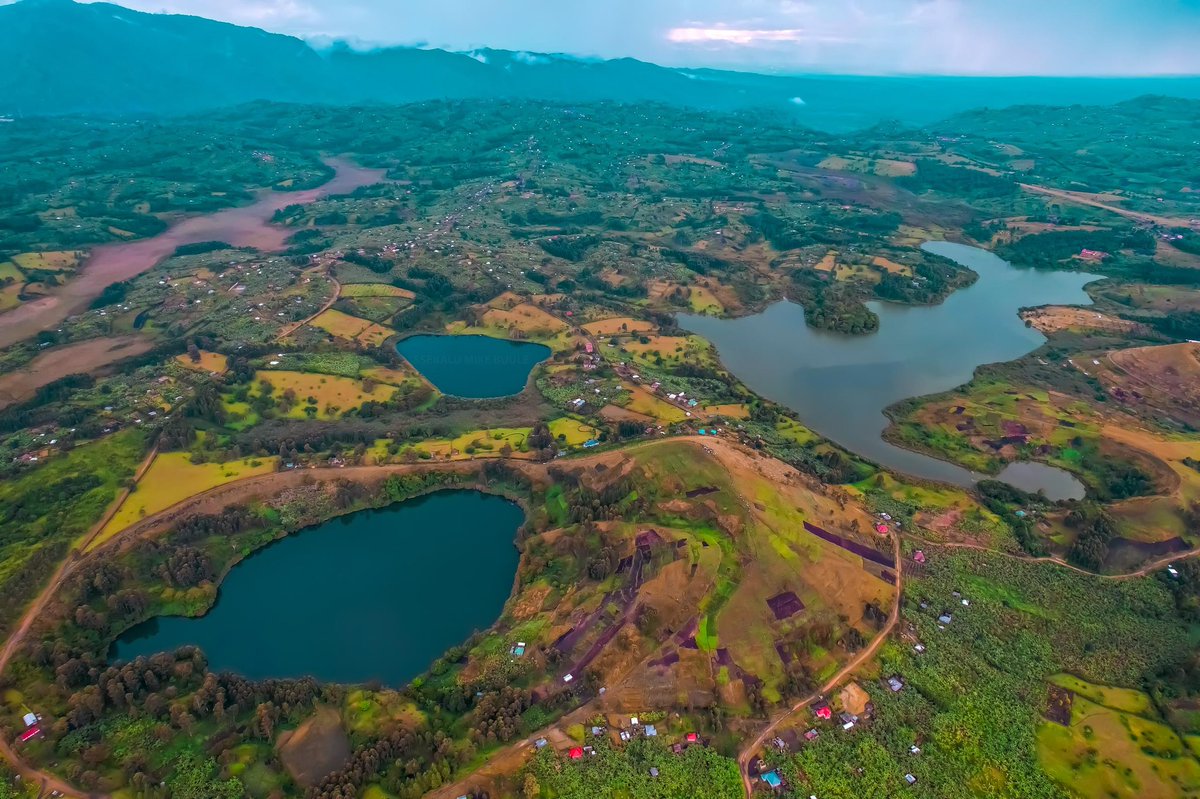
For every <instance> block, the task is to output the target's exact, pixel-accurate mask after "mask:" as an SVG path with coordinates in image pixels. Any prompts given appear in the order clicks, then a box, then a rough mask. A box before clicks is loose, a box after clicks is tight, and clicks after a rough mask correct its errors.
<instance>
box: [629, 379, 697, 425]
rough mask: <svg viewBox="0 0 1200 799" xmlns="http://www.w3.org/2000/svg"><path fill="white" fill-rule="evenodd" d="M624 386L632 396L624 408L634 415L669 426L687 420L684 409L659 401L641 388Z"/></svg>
mask: <svg viewBox="0 0 1200 799" xmlns="http://www.w3.org/2000/svg"><path fill="white" fill-rule="evenodd" d="M622 386H623V387H624V388H625V389H626V390H627V391H629V394H630V400H629V402H628V403H626V404H625V406H624V407H625V408H628V409H629V410H631V411H633V412H634V413H644V414H645V415H647V416H653V417H654V418H655V419H658V420H659V421H661V422H666V423H667V424H675V423H676V422H682V421H683V420H684V419H686V418H687V413H686V412H684V410H683V409H682V408H680V407H678V406H675V405H672V404H671V403H669V402H667V401H666V400H662V399H659V398H658V397H656V396H654V395H653V394H651V393H650V392H649V391H647V390H646V389H645V388H643V387H641V386H636V385H630V384H626V383H623V384H622Z"/></svg>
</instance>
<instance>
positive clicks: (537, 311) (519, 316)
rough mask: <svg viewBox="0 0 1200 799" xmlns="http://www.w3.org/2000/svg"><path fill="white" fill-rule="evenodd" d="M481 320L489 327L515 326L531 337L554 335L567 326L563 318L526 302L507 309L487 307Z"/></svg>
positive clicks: (509, 328)
mask: <svg viewBox="0 0 1200 799" xmlns="http://www.w3.org/2000/svg"><path fill="white" fill-rule="evenodd" d="M483 322H484V324H485V325H488V326H490V327H498V328H502V329H508V330H511V329H513V328H516V329H517V330H520V331H521V332H523V333H525V334H526V335H528V336H531V337H538V336H548V335H554V334H555V333H560V332H562V331H564V330H566V329H567V328H568V325H567V323H566V322H564V321H563V320H561V319H559V318H558V317H556V316H553V315H551V314H549V313H547V312H546V311H543V310H542V309H541V308H539V307H537V306H536V305H530V304H528V303H522V304H520V305H516V306H513V307H512V308H511V309H508V310H505V309H502V308H489V309H488V310H487V311H486V312H485V313H484V315H483Z"/></svg>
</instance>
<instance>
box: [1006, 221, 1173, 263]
mask: <svg viewBox="0 0 1200 799" xmlns="http://www.w3.org/2000/svg"><path fill="white" fill-rule="evenodd" d="M1084 249H1088V250H1096V251H1098V252H1107V253H1114V254H1115V253H1118V252H1120V251H1121V250H1133V251H1134V252H1136V253H1143V254H1153V253H1154V236H1153V235H1151V234H1150V233H1148V232H1147V231H1144V230H1133V229H1113V230H1054V231H1050V232H1048V233H1037V234H1034V235H1030V236H1022V237H1020V238H1019V239H1017V240H1016V241H1013V242H1009V243H1007V244H1004V245H1001V246H1000V247H997V248H996V253H997V254H998V255H999V256H1000V257H1002V258H1005V259H1007V260H1009V261H1012V262H1013V263H1015V264H1018V265H1020V266H1032V267H1034V268H1036V269H1058V268H1061V267H1062V262H1063V261H1065V260H1066V259H1068V258H1070V257H1071V256H1073V255H1078V254H1079V253H1080V251H1081V250H1084Z"/></svg>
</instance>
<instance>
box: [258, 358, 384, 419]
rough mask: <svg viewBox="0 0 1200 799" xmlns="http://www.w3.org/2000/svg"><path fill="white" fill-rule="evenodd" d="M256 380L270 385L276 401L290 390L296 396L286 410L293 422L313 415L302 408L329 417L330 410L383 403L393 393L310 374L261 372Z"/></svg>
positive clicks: (338, 378) (352, 379)
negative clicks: (312, 409)
mask: <svg viewBox="0 0 1200 799" xmlns="http://www.w3.org/2000/svg"><path fill="white" fill-rule="evenodd" d="M259 381H266V382H267V383H270V384H271V387H272V388H273V389H274V392H273V396H274V397H275V399H276V401H278V400H279V399H280V398H282V397H283V395H284V394H285V393H286V392H287V391H289V390H291V391H292V392H294V393H295V397H294V399H293V402H294V404H293V405H292V407H291V408H289V409H288V410H287V411H286V415H287V416H289V417H291V418H293V419H304V418H308V417H309V416H312V415H314V413H313V412H311V411H306V410H305V408H310V407H311V408H315V409H316V414H319V415H321V416H328V415H330V413H329V410H330V409H333V410H334V413H345V412H346V411H349V410H353V409H355V408H358V407H359V406H360V405H362V404H363V403H364V402H367V401H368V400H374V401H376V402H385V401H387V400H388V399H391V397H392V395H393V394H395V393H396V388H395V386H391V385H386V384H378V385H376V386H374V387H373V388H372V389H371V390H370V391H367V390H366V387H365V386H364V385H363V382H362V381H361V380H356V379H354V378H351V377H339V376H337V375H322V374H314V373H311V372H289V371H278V372H277V371H269V370H260V371H259V372H257V373H256V374H255V382H256V383H257V382H259Z"/></svg>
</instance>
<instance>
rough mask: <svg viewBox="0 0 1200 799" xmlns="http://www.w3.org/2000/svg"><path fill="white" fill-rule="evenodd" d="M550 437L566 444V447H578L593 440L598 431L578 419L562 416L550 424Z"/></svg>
mask: <svg viewBox="0 0 1200 799" xmlns="http://www.w3.org/2000/svg"><path fill="white" fill-rule="evenodd" d="M549 427H550V435H552V436H554V437H555V438H556V439H558V440H559V441H561V442H562V443H564V444H566V445H567V446H568V447H578V446H581V445H582V444H584V443H585V442H587V441H590V440H592V439H595V438H596V437H597V436H599V435H600V431H599V430H597V429H596V428H594V427H592V426H591V425H589V424H585V423H583V422H581V421H579V420H578V419H572V418H570V417H567V416H564V417H562V418H561V419H555V420H554V421H552V422H550V425H549Z"/></svg>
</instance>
